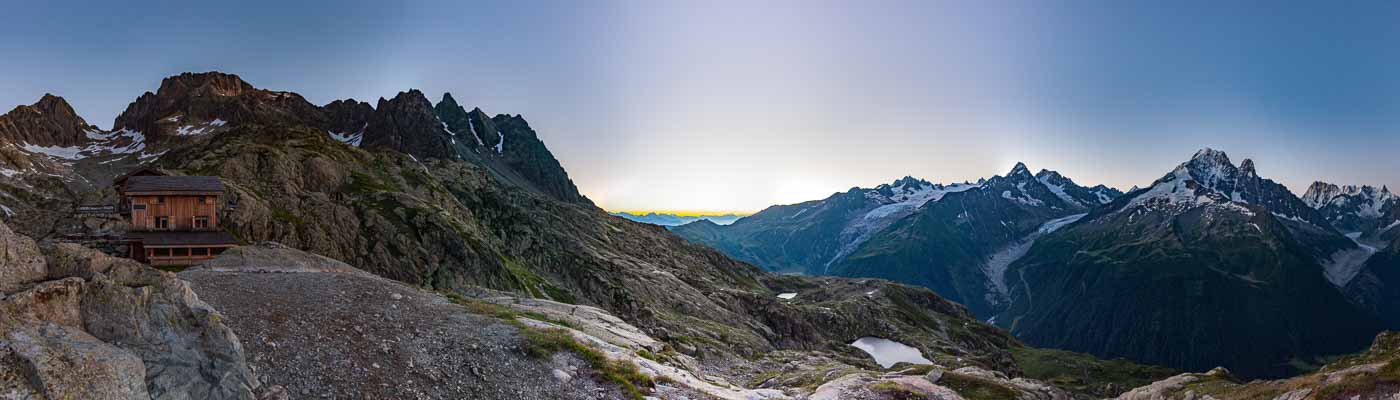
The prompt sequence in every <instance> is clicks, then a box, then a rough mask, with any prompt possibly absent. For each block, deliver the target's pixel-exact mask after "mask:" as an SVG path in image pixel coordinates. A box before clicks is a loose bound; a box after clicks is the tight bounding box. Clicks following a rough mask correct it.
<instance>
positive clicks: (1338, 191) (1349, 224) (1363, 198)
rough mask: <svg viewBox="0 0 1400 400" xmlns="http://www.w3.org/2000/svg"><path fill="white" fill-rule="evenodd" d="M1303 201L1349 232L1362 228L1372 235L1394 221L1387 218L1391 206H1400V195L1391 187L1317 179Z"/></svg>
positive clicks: (1363, 234)
mask: <svg viewBox="0 0 1400 400" xmlns="http://www.w3.org/2000/svg"><path fill="white" fill-rule="evenodd" d="M1303 201H1304V202H1305V203H1307V204H1308V205H1309V206H1312V207H1313V208H1316V209H1317V210H1318V212H1320V213H1321V214H1322V217H1323V218H1324V219H1326V220H1327V221H1328V222H1329V223H1331V224H1332V225H1333V226H1335V227H1336V228H1337V229H1340V230H1342V231H1343V232H1346V233H1353V232H1360V233H1361V234H1362V235H1361V236H1367V237H1370V236H1373V235H1375V234H1376V233H1378V232H1377V231H1378V230H1380V229H1381V228H1384V227H1386V226H1387V225H1389V224H1390V223H1392V222H1394V219H1393V217H1391V218H1387V214H1388V213H1389V211H1390V210H1391V209H1394V208H1395V207H1397V206H1400V196H1396V195H1395V194H1393V193H1391V192H1390V188H1387V187H1384V186H1382V187H1380V188H1379V189H1378V188H1376V187H1374V186H1352V185H1347V186H1337V185H1333V184H1330V183H1326V182H1314V183H1313V184H1312V185H1311V186H1308V191H1307V192H1306V193H1304V194H1303Z"/></svg>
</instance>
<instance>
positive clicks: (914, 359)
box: [851, 336, 933, 368]
mask: <svg viewBox="0 0 1400 400" xmlns="http://www.w3.org/2000/svg"><path fill="white" fill-rule="evenodd" d="M851 346H853V347H855V348H857V349H861V351H864V352H865V353H866V354H870V356H871V357H874V358H875V363H877V364H880V366H881V367H885V368H889V367H892V366H894V365H895V364H897V363H900V362H907V363H910V364H918V365H933V361H929V359H927V358H924V353H923V352H921V351H919V349H916V348H914V347H911V346H909V345H907V344H904V343H900V342H896V341H893V340H889V339H881V338H877V337H869V336H866V337H863V338H860V339H856V341H855V342H852V343H851Z"/></svg>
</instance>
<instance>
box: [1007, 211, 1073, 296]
mask: <svg viewBox="0 0 1400 400" xmlns="http://www.w3.org/2000/svg"><path fill="white" fill-rule="evenodd" d="M1085 215H1089V214H1074V215H1070V216H1066V217H1062V218H1056V219H1052V220H1050V221H1047V222H1045V223H1044V224H1041V225H1040V228H1037V229H1036V230H1035V232H1032V233H1031V234H1030V235H1027V236H1026V237H1025V238H1022V239H1021V240H1018V241H1016V242H1014V243H1011V244H1010V245H1008V246H1006V248H1003V249H1001V250H1000V251H997V252H996V253H993V254H992V256H991V257H988V259H987V263H986V264H985V265H984V266H983V269H982V271H983V273H985V274H986V275H987V280H988V281H990V282H992V289H994V292H995V294H999V295H1001V296H1005V295H1006V294H1007V293H1008V292H1009V291H1008V289H1007V286H1006V269H1007V268H1008V267H1010V266H1011V263H1014V262H1016V260H1020V259H1021V257H1025V256H1026V252H1028V251H1030V249H1031V245H1033V244H1035V241H1036V239H1039V238H1040V237H1041V236H1045V235H1046V234H1049V233H1052V232H1055V231H1057V230H1060V228H1063V227H1065V226H1066V225H1069V224H1072V223H1074V222H1075V221H1078V220H1080V219H1082V218H1084V216H1085ZM987 300H988V302H991V303H993V304H996V303H997V301H996V298H995V296H992V295H991V294H989V296H988V298H987Z"/></svg>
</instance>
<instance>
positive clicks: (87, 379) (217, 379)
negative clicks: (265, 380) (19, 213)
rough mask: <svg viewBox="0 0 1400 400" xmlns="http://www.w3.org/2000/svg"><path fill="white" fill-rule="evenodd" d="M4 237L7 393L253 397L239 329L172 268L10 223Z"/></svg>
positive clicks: (0, 231)
mask: <svg viewBox="0 0 1400 400" xmlns="http://www.w3.org/2000/svg"><path fill="white" fill-rule="evenodd" d="M0 246H4V249H3V251H0V257H2V258H3V261H4V264H3V265H0V272H3V274H0V276H3V277H5V278H6V280H5V281H4V282H6V284H7V285H8V286H7V287H6V288H7V289H13V290H14V291H13V292H11V293H9V294H7V295H4V296H0V397H4V398H21V399H24V398H35V399H44V398H47V399H170V400H183V399H238V400H252V399H254V398H255V397H254V394H253V391H254V390H255V389H257V387H258V381H257V379H256V378H255V377H254V375H253V373H252V371H251V370H250V368H249V367H248V364H247V361H246V359H245V357H244V353H243V348H242V345H241V344H240V342H239V340H238V338H237V337H236V336H235V335H234V333H233V330H232V329H230V328H229V327H228V326H226V325H225V324H224V323H223V317H222V316H221V315H220V314H219V313H218V312H217V311H215V310H214V309H213V308H212V307H210V306H209V305H208V304H206V303H204V302H203V301H200V300H199V298H198V297H197V296H195V294H194V292H193V291H192V290H191V289H190V286H189V284H188V283H187V282H185V281H182V280H180V279H178V278H177V277H176V276H175V275H174V274H171V273H168V272H164V271H160V270H156V269H154V268H151V267H148V266H145V265H143V264H140V263H137V262H135V261H132V260H128V259H123V258H116V257H111V256H108V255H106V254H102V253H101V252H98V251H96V250H92V249H88V248H84V247H82V246H77V245H72V244H57V245H46V246H44V247H43V249H44V251H42V252H41V251H40V250H39V249H40V247H39V246H36V245H35V244H34V242H33V241H32V240H30V239H28V238H26V237H24V236H20V235H16V234H14V233H13V232H11V231H10V230H9V229H8V228H6V227H5V226H4V225H3V224H0ZM46 279H47V280H46ZM5 396H9V397H5Z"/></svg>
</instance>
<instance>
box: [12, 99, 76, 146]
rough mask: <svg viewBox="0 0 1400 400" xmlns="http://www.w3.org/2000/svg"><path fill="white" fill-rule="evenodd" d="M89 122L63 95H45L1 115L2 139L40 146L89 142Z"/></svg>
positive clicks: (72, 144) (74, 144) (73, 144)
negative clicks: (32, 102) (29, 103)
mask: <svg viewBox="0 0 1400 400" xmlns="http://www.w3.org/2000/svg"><path fill="white" fill-rule="evenodd" d="M96 130H97V127H95V126H92V125H88V123H87V121H84V120H83V118H82V117H79V116H78V113H77V112H76V111H73V107H72V106H70V105H68V102H67V101H65V100H64V99H63V98H62V97H58V96H54V95H51V94H46V95H44V97H43V98H40V99H39V101H38V102H36V103H34V104H32V105H27V106H19V107H15V109H14V110H11V111H10V112H8V113H6V114H5V115H0V141H3V142H6V143H15V144H21V145H22V144H31V145H37V146H45V147H49V146H59V147H67V146H76V145H79V144H81V143H85V142H87V141H89V138H88V136H87V132H89V131H96Z"/></svg>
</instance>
